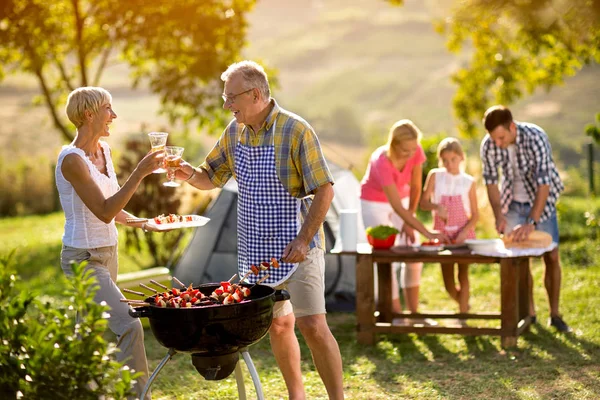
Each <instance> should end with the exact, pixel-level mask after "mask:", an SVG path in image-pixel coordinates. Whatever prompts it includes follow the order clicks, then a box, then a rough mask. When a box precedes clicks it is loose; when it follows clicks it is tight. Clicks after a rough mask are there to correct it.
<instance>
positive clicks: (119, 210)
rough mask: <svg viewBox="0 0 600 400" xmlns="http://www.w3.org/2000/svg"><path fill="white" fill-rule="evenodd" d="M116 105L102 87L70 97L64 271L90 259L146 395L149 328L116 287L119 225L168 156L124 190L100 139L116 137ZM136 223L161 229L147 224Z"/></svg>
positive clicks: (122, 355)
mask: <svg viewBox="0 0 600 400" xmlns="http://www.w3.org/2000/svg"><path fill="white" fill-rule="evenodd" d="M111 103H112V98H111V95H110V93H108V91H106V90H105V89H102V88H98V87H81V88H78V89H75V90H74V91H73V92H71V94H69V97H68V99H67V107H66V113H67V116H68V117H69V120H70V121H71V122H72V123H73V124H74V125H75V126H76V127H77V135H76V136H75V139H74V140H73V142H72V143H71V144H69V145H66V146H63V148H62V150H61V152H60V154H59V156H58V161H57V164H56V173H55V174H56V186H57V188H58V193H59V195H60V203H61V206H62V208H63V210H64V212H65V232H64V235H63V240H62V241H63V246H62V251H61V267H62V269H63V271H64V273H65V275H67V276H71V275H72V274H73V271H72V269H71V264H70V262H71V261H75V262H78V263H79V262H82V261H87V265H86V270H91V271H92V275H93V276H94V277H95V278H96V280H97V283H98V286H99V289H98V291H97V292H96V294H95V296H94V301H96V302H97V303H101V302H106V304H107V305H108V306H109V307H110V317H109V319H108V326H109V328H110V330H111V331H113V332H114V333H115V335H116V336H117V347H118V348H119V350H120V351H119V353H118V354H117V360H119V361H125V363H126V365H128V366H129V367H130V368H132V369H134V370H136V371H137V372H142V373H143V374H144V375H143V376H142V377H140V378H138V379H137V382H136V384H135V390H136V392H137V397H140V396H141V393H142V391H143V388H144V385H145V384H146V382H147V380H148V363H147V361H146V351H145V349H144V330H143V328H142V324H141V323H140V320H139V319H137V318H132V317H130V316H129V314H128V311H129V306H128V305H126V304H124V303H121V302H120V301H119V300H120V299H123V298H124V297H123V294H122V293H121V291H120V290H119V288H118V287H117V285H116V283H115V282H116V279H117V273H118V268H119V267H118V264H117V228H116V226H115V222H118V223H121V224H125V223H126V218H127V217H133V215H131V214H129V213H127V212H126V211H124V210H123V207H125V205H126V204H127V202H129V199H131V196H133V194H134V193H135V190H136V189H137V187H138V186H139V184H140V182H141V181H142V179H144V177H146V176H147V175H148V174H150V173H152V171H153V170H154V169H156V168H158V167H159V166H160V165H162V157H163V154H161V152H156V153H151V154H148V155H147V156H146V157H144V158H143V159H142V160H141V161H140V163H139V164H138V165H137V167H136V168H135V170H134V171H133V173H132V174H131V175H130V176H129V178H128V179H127V181H126V182H125V184H124V185H123V186H122V187H120V186H119V183H118V182H117V176H116V175H115V170H114V167H113V163H112V159H111V152H110V147H109V146H108V144H107V143H106V142H104V141H100V138H102V137H107V136H110V131H109V125H110V124H111V123H112V121H113V119H115V118H117V114H115V112H114V111H113V109H112V104H111ZM130 225H131V226H133V227H136V228H141V229H145V230H155V229H153V228H152V227H151V226H146V224H145V223H137V224H130ZM147 399H150V394H148V395H147V396H146V397H145V399H144V400H147Z"/></svg>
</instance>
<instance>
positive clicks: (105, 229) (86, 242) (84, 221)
mask: <svg viewBox="0 0 600 400" xmlns="http://www.w3.org/2000/svg"><path fill="white" fill-rule="evenodd" d="M100 146H101V147H102V152H103V153H104V158H105V160H106V170H107V172H108V176H106V175H104V174H103V173H101V172H100V171H98V168H96V166H95V165H94V164H92V162H91V161H90V159H89V158H88V157H87V156H86V155H85V152H84V151H83V150H81V149H80V148H77V147H75V146H73V145H66V146H63V148H62V150H61V152H60V154H59V155H58V161H57V163H56V171H55V176H56V187H57V189H58V194H59V196H60V204H61V206H62V208H63V210H64V212H65V233H64V235H63V244H64V245H66V246H70V247H75V248H78V249H92V248H96V247H105V246H114V245H116V244H117V227H116V225H115V220H114V219H113V220H112V221H110V223H108V224H106V223H104V222H102V221H101V220H99V219H98V218H97V217H96V216H95V215H94V214H93V213H92V212H91V211H90V209H89V208H87V206H86V205H85V204H84V203H83V201H82V200H81V198H80V197H79V196H78V195H77V193H76V192H75V189H74V188H73V185H71V183H70V182H69V181H67V180H66V179H65V177H64V176H63V174H62V170H61V168H62V163H63V160H64V159H65V157H66V156H67V155H68V154H77V155H78V156H79V157H81V158H82V159H83V161H85V163H86V165H87V166H88V168H89V171H90V174H91V175H92V179H93V180H94V181H95V182H96V184H97V185H98V187H99V188H100V190H101V191H102V194H103V195H104V197H106V198H108V197H110V196H112V195H114V194H115V193H116V192H117V191H118V190H119V188H120V187H119V183H118V182H117V176H116V174H115V170H114V167H113V163H112V159H111V157H110V147H109V146H108V144H107V143H106V142H102V141H101V142H100Z"/></svg>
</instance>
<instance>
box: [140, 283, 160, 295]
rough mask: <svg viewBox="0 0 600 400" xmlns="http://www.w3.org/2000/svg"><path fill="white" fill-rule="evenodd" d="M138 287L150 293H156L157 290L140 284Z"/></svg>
mask: <svg viewBox="0 0 600 400" xmlns="http://www.w3.org/2000/svg"><path fill="white" fill-rule="evenodd" d="M140 286H141V287H143V288H144V289H146V290H149V291H151V292H154V293H158V290H155V289H152V288H151V287H148V286H146V285H144V284H143V283H140Z"/></svg>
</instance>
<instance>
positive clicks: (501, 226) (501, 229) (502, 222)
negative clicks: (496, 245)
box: [496, 215, 506, 234]
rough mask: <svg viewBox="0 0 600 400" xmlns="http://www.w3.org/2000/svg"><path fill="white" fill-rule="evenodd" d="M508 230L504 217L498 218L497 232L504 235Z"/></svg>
mask: <svg viewBox="0 0 600 400" xmlns="http://www.w3.org/2000/svg"><path fill="white" fill-rule="evenodd" d="M505 229H506V218H504V216H503V215H501V216H497V217H496V231H498V233H499V234H504V233H505V232H504V230H505Z"/></svg>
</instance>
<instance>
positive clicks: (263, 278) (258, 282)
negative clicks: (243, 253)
mask: <svg viewBox="0 0 600 400" xmlns="http://www.w3.org/2000/svg"><path fill="white" fill-rule="evenodd" d="M268 277H269V274H266V275H265V276H263V277H262V278H260V279H259V280H258V281H257V282H256V283H255V284H254V285H252V286H250V287H249V289H250V290H252V288H253V287H254V286H256V285H259V284H261V283H263V282H264V281H266V280H267V278H268Z"/></svg>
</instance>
